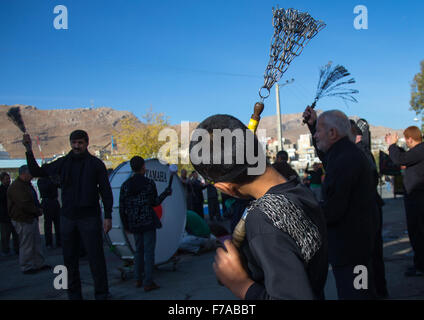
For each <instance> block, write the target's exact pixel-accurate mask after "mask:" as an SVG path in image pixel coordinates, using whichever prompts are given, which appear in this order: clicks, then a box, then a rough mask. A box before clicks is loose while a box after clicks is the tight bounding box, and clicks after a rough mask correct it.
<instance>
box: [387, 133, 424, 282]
mask: <svg viewBox="0 0 424 320" xmlns="http://www.w3.org/2000/svg"><path fill="white" fill-rule="evenodd" d="M403 134H404V136H405V141H406V145H407V146H408V148H409V149H410V150H409V151H407V152H405V150H403V149H402V148H399V147H398V146H396V143H397V142H398V139H399V138H398V136H397V134H395V135H391V134H388V135H387V136H386V142H387V143H388V144H389V145H390V147H389V155H390V158H391V159H392V161H393V162H394V163H395V164H397V165H402V166H406V170H405V175H404V177H403V184H404V187H405V191H406V194H405V197H404V203H405V212H406V222H407V226H408V235H409V240H410V242H411V246H412V249H413V250H414V265H413V266H412V267H410V268H409V269H408V270H407V271H406V273H405V275H406V276H422V275H424V143H423V138H422V134H421V131H420V129H418V127H415V126H413V127H409V128H407V129H406V130H405V131H404V133H403Z"/></svg>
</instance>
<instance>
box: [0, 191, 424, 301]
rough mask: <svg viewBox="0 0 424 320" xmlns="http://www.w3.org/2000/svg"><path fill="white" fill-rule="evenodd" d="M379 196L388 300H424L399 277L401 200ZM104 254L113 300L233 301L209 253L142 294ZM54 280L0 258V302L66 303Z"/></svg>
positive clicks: (57, 260)
mask: <svg viewBox="0 0 424 320" xmlns="http://www.w3.org/2000/svg"><path fill="white" fill-rule="evenodd" d="M384 195H385V197H386V199H385V201H386V206H385V207H384V230H383V235H384V240H385V244H384V255H385V263H386V278H387V281H388V290H389V293H390V299H424V277H420V278H406V277H405V276H404V275H403V272H404V270H405V269H406V267H407V266H409V265H411V264H412V256H411V255H410V253H411V248H410V245H409V240H408V235H407V233H406V231H405V230H406V227H405V218H404V209H403V202H402V199H401V198H397V199H393V197H391V198H389V199H387V197H388V195H387V194H386V193H385V194H384ZM40 223H41V221H40ZM41 229H42V228H41ZM105 250H106V259H107V266H108V274H109V282H110V291H111V295H112V298H113V299H125V300H134V299H143V300H144V299H146V300H147V299H154V300H156V299H171V300H174V299H178V300H231V299H234V297H233V295H232V294H231V292H229V291H228V290H227V289H226V288H224V287H221V286H220V285H218V283H217V281H216V278H215V275H214V273H213V270H212V262H213V257H214V252H208V253H204V254H201V255H198V256H195V255H181V256H180V257H179V259H180V260H179V262H178V264H177V268H176V270H175V271H173V268H172V264H168V265H163V266H160V267H159V268H158V269H157V270H156V271H155V274H154V277H155V279H157V282H158V284H159V285H160V286H161V289H159V290H155V291H152V292H149V293H145V292H144V291H143V290H142V289H136V288H135V286H134V280H133V279H132V278H131V275H130V278H129V279H127V280H125V281H124V280H122V279H121V273H120V271H119V270H118V267H120V266H122V262H121V261H120V259H119V258H118V257H117V256H115V255H114V254H113V253H112V252H110V251H109V250H108V249H107V248H106V249H105ZM46 256H47V262H48V263H49V264H51V265H53V266H55V265H60V264H62V263H63V260H62V256H61V250H60V249H53V250H46ZM80 265H81V267H80V270H81V278H82V284H83V294H84V298H86V299H93V281H92V278H91V275H90V270H89V266H88V261H87V260H86V259H82V260H81V262H80ZM55 276H56V274H53V272H52V271H43V272H40V273H37V274H34V275H23V274H22V273H21V272H20V271H19V267H18V258H17V256H12V257H0V299H66V298H67V297H66V294H65V293H64V292H63V291H61V290H56V289H54V287H53V281H54V278H55ZM326 297H327V299H330V300H332V299H336V298H337V296H336V291H335V286H334V278H333V276H332V273H331V271H330V273H329V277H328V281H327V286H326Z"/></svg>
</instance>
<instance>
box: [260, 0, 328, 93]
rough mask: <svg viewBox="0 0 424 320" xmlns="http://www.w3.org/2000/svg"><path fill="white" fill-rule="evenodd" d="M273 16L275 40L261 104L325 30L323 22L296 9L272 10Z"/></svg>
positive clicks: (272, 43) (272, 45)
mask: <svg viewBox="0 0 424 320" xmlns="http://www.w3.org/2000/svg"><path fill="white" fill-rule="evenodd" d="M272 12H273V26H274V36H273V38H272V40H271V50H270V59H269V62H268V66H267V67H266V69H265V74H264V79H265V81H264V86H263V87H262V88H261V89H260V90H259V96H260V97H261V99H262V101H263V100H264V99H266V98H268V97H269V94H270V92H271V88H272V87H273V86H274V84H275V83H276V82H278V81H279V80H280V79H281V77H282V75H283V74H284V73H285V72H286V71H287V68H288V67H289V65H290V63H291V62H292V60H293V59H294V58H295V57H297V56H299V55H300V54H301V53H302V51H303V48H304V47H305V46H306V45H307V44H308V43H309V41H310V40H311V39H312V38H313V37H315V36H316V35H317V34H318V32H319V31H321V30H322V29H323V28H324V27H325V26H326V24H325V23H324V22H323V21H321V20H315V19H314V18H312V17H311V16H310V15H309V14H308V13H305V12H299V11H298V10H295V9H287V10H285V9H278V8H277V9H274V8H273V9H272Z"/></svg>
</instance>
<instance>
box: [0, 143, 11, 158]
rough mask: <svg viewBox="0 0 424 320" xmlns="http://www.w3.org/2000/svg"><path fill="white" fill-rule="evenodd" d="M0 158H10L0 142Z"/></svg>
mask: <svg viewBox="0 0 424 320" xmlns="http://www.w3.org/2000/svg"><path fill="white" fill-rule="evenodd" d="M0 159H10V154H9V153H8V152H7V151H6V149H5V148H4V147H3V145H2V144H1V143H0Z"/></svg>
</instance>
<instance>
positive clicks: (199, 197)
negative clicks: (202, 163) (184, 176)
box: [190, 171, 206, 218]
mask: <svg viewBox="0 0 424 320" xmlns="http://www.w3.org/2000/svg"><path fill="white" fill-rule="evenodd" d="M190 176H191V179H190V186H191V193H192V198H191V201H192V205H193V207H192V210H193V211H194V212H196V213H197V214H198V215H199V216H201V217H202V218H204V217H205V215H204V212H203V203H204V202H205V200H204V197H203V189H205V188H206V185H204V184H203V183H202V182H200V180H199V175H198V174H197V172H196V171H193V172H192V173H191V175H190Z"/></svg>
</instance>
